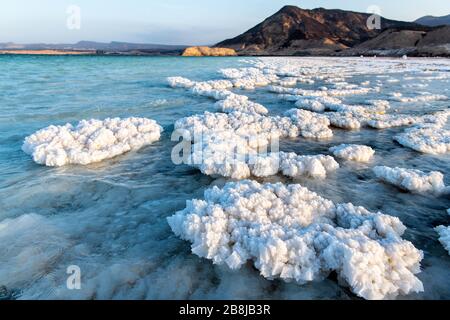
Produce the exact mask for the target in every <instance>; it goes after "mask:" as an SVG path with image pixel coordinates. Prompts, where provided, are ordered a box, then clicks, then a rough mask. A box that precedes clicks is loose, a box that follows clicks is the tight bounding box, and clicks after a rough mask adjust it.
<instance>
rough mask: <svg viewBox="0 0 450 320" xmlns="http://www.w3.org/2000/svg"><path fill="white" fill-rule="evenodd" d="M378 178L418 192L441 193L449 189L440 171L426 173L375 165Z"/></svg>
mask: <svg viewBox="0 0 450 320" xmlns="http://www.w3.org/2000/svg"><path fill="white" fill-rule="evenodd" d="M373 171H374V173H375V175H376V176H377V178H379V179H381V180H382V181H384V182H386V183H390V184H392V185H394V186H397V187H399V188H401V189H404V190H407V191H411V192H417V193H427V192H431V193H435V194H441V193H444V192H447V191H448V188H447V187H446V186H445V184H444V175H443V174H442V173H441V172H438V171H432V172H430V173H425V172H423V171H420V170H413V169H404V168H390V167H381V166H380V167H375V168H374V169H373Z"/></svg>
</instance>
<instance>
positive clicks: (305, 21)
mask: <svg viewBox="0 0 450 320" xmlns="http://www.w3.org/2000/svg"><path fill="white" fill-rule="evenodd" d="M370 16H371V15H370V14H367V13H358V12H352V11H344V10H328V9H324V8H318V9H313V10H305V9H300V8H298V7H296V6H285V7H283V8H282V9H281V10H280V11H278V12H277V13H275V14H274V15H273V16H271V17H269V18H267V19H266V20H264V21H263V22H262V23H260V24H258V25H257V26H255V27H253V28H252V29H250V30H248V31H247V32H245V33H243V34H241V35H240V36H237V37H236V38H233V39H228V40H225V41H223V42H220V43H218V44H217V46H219V47H228V48H233V49H235V50H236V51H238V52H240V53H241V54H256V55H265V54H267V55H277V54H279V55H296V54H298V55H303V54H331V53H333V52H336V51H341V50H344V49H347V48H350V47H353V46H355V45H358V44H360V43H362V42H364V41H366V40H369V39H371V38H374V37H376V36H377V35H379V34H380V33H381V32H382V30H377V29H374V30H370V29H369V28H368V27H367V20H368V18H369V17H370ZM393 27H397V28H408V27H411V28H414V27H417V25H416V24H414V23H410V22H401V21H394V20H388V19H385V18H381V28H382V29H387V28H393Z"/></svg>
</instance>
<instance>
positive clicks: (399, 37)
mask: <svg viewBox="0 0 450 320" xmlns="http://www.w3.org/2000/svg"><path fill="white" fill-rule="evenodd" d="M338 55H344V56H345V55H379V56H402V55H409V56H427V57H428V56H444V57H449V56H450V26H446V27H440V28H429V29H420V28H416V29H414V30H398V29H388V30H385V31H384V32H383V33H381V34H380V35H379V36H377V37H375V38H374V39H371V40H368V41H366V42H364V43H362V44H360V45H357V46H355V47H354V48H351V49H348V50H344V51H342V52H340V53H338Z"/></svg>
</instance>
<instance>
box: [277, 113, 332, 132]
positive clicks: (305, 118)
mask: <svg viewBox="0 0 450 320" xmlns="http://www.w3.org/2000/svg"><path fill="white" fill-rule="evenodd" d="M285 115H286V116H288V117H290V118H291V119H292V121H294V123H296V124H297V125H298V127H299V128H300V134H301V135H302V136H303V137H305V138H313V139H328V138H331V137H333V131H331V129H330V128H329V127H330V120H328V118H327V117H326V116H324V115H321V114H319V113H315V112H311V111H308V110H299V109H292V110H289V111H287V112H286V114H285Z"/></svg>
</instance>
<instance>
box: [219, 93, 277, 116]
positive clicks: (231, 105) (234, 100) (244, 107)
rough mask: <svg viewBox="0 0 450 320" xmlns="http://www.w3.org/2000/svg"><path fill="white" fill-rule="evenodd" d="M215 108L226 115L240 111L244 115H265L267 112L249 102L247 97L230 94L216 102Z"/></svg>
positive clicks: (257, 104) (260, 106)
mask: <svg viewBox="0 0 450 320" xmlns="http://www.w3.org/2000/svg"><path fill="white" fill-rule="evenodd" d="M216 107H217V108H218V109H219V110H220V111H222V112H226V113H230V112H234V111H240V112H245V113H259V114H267V113H269V111H268V110H267V109H266V108H265V107H264V106H263V105H261V104H259V103H256V102H253V101H250V100H249V99H248V97H247V96H243V95H238V94H231V95H229V96H228V97H226V98H225V99H224V100H220V101H218V102H216Z"/></svg>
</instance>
